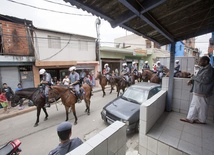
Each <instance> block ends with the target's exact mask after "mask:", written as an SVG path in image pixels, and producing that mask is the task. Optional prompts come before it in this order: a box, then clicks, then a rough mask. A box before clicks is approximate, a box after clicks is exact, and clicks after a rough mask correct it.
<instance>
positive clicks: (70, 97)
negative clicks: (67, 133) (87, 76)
mask: <svg viewBox="0 0 214 155" xmlns="http://www.w3.org/2000/svg"><path fill="white" fill-rule="evenodd" d="M80 91H82V93H83V95H82V96H81V100H83V99H84V101H85V104H86V109H85V112H87V114H88V115H90V103H91V101H90V99H91V91H92V89H91V86H89V85H88V84H87V83H84V84H82V87H81V88H80ZM48 97H49V99H56V98H61V101H62V103H63V105H64V106H65V111H66V120H65V121H68V114H69V108H70V107H71V109H72V112H73V115H74V119H75V121H74V125H76V124H77V116H76V109H75V104H76V103H77V96H76V94H75V91H74V90H72V88H69V87H67V86H60V85H57V86H51V87H50V90H49V94H48Z"/></svg>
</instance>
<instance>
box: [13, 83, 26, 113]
mask: <svg viewBox="0 0 214 155" xmlns="http://www.w3.org/2000/svg"><path fill="white" fill-rule="evenodd" d="M19 90H22V85H21V83H18V85H17V88H16V90H15V92H17V91H19ZM24 100H25V99H23V98H22V99H21V100H20V101H19V108H18V109H19V110H22V109H24V106H23V102H24Z"/></svg>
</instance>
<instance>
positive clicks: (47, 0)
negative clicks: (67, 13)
mask: <svg viewBox="0 0 214 155" xmlns="http://www.w3.org/2000/svg"><path fill="white" fill-rule="evenodd" d="M44 1H46V2H49V3H53V4H57V5H61V6H66V7H69V8H74V9H77V8H76V7H75V6H71V5H66V4H62V3H57V2H53V1H49V0H44Z"/></svg>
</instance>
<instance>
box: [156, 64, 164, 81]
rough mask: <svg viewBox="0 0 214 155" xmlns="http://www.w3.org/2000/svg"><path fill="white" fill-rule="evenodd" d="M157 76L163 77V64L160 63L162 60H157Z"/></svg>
mask: <svg viewBox="0 0 214 155" xmlns="http://www.w3.org/2000/svg"><path fill="white" fill-rule="evenodd" d="M157 76H158V77H159V78H160V79H162V77H163V65H162V64H161V63H160V61H157Z"/></svg>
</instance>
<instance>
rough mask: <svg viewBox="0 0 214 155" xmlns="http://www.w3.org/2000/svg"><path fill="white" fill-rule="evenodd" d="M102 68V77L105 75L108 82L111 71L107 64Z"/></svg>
mask: <svg viewBox="0 0 214 155" xmlns="http://www.w3.org/2000/svg"><path fill="white" fill-rule="evenodd" d="M104 68H105V73H104V75H105V77H106V79H107V81H108V82H109V79H110V70H111V69H110V67H109V65H108V64H107V63H106V64H105V65H104Z"/></svg>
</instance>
